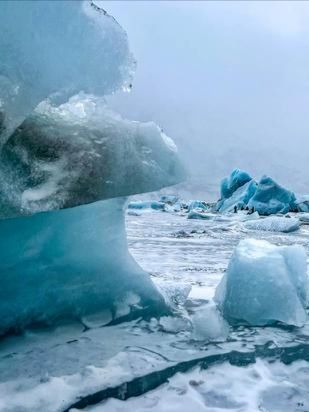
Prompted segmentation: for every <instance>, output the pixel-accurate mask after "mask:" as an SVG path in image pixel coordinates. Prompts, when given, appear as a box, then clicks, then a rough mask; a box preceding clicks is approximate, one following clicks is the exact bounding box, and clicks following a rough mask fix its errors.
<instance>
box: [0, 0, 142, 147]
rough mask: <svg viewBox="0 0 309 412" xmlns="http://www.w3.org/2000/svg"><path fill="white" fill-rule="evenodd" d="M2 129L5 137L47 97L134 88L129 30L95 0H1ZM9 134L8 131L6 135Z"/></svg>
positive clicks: (57, 99) (58, 98)
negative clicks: (123, 27) (97, 4)
mask: <svg viewBox="0 0 309 412" xmlns="http://www.w3.org/2000/svg"><path fill="white" fill-rule="evenodd" d="M0 28H1V36H0V55H1V59H0V132H1V131H2V134H5V135H6V137H7V136H8V135H9V134H10V133H11V131H12V130H13V129H14V128H15V127H17V126H18V125H19V124H20V123H21V122H22V121H23V120H24V119H25V118H26V117H27V116H28V115H29V114H30V113H31V112H32V111H33V110H34V108H35V107H36V106H37V105H38V104H39V103H40V102H41V101H42V100H44V99H45V98H47V97H50V98H52V100H53V101H54V102H56V104H59V103H63V102H64V101H66V100H67V99H68V98H69V97H70V96H72V95H74V94H76V93H78V92H80V91H84V92H85V93H94V94H97V95H107V94H109V93H112V92H114V91H116V90H118V89H120V88H121V87H123V88H130V86H131V82H132V76H133V73H134V71H135V60H134V58H133V56H132V54H131V52H130V50H129V45H128V39H127V35H126V32H125V31H124V30H123V29H122V27H121V26H120V25H119V24H118V23H117V21H116V20H115V19H114V18H113V17H112V16H109V15H108V14H107V13H106V12H105V11H104V10H103V9H101V8H99V7H98V6H96V5H95V4H94V2H92V1H72V0H66V1H53V0H47V1H36V0H32V1H19V2H17V1H1V2H0ZM2 139H4V137H2Z"/></svg>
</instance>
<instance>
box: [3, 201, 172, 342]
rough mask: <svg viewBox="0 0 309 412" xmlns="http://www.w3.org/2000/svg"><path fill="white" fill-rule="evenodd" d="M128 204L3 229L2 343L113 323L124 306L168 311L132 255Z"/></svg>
mask: <svg viewBox="0 0 309 412" xmlns="http://www.w3.org/2000/svg"><path fill="white" fill-rule="evenodd" d="M124 204H125V199H121V198H118V199H110V200H105V201H101V202H96V203H92V204H89V205H83V206H79V207H75V208H71V209H65V210H60V211H53V212H47V213H37V214H35V215H33V216H29V217H21V218H16V219H5V220H1V221H0V262H1V265H0V267H1V276H0V335H1V334H3V333H5V332H7V331H9V330H16V329H17V330H19V329H21V328H23V327H24V326H27V325H29V324H32V323H37V322H40V323H50V322H54V321H58V320H60V319H63V318H64V319H68V318H81V317H82V316H85V315H87V314H89V313H95V312H101V311H102V310H104V309H108V310H110V313H111V318H112V319H113V318H115V316H116V315H117V307H118V306H123V305H126V306H128V308H129V309H130V310H132V311H134V310H135V311H136V310H140V309H143V310H147V308H149V309H150V308H151V311H152V313H155V311H156V310H162V308H164V302H163V298H162V297H161V295H160V293H159V292H158V290H157V289H156V287H155V286H154V285H153V284H152V282H151V280H150V278H149V276H148V275H147V274H146V273H145V272H144V271H143V270H142V269H141V268H140V267H139V266H138V265H137V263H136V262H135V261H134V259H133V258H132V256H131V255H130V254H129V252H128V247H127V241H126V234H125V223H124V213H123V208H124ZM132 295H134V299H132ZM127 302H128V304H127ZM132 302H133V303H132Z"/></svg>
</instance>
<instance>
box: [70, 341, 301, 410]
mask: <svg viewBox="0 0 309 412" xmlns="http://www.w3.org/2000/svg"><path fill="white" fill-rule="evenodd" d="M257 358H268V359H269V360H275V359H276V360H280V361H281V362H283V363H284V364H290V363H292V362H294V361H296V360H306V361H309V344H305V343H303V344H299V345H297V346H293V347H288V348H282V347H274V346H273V344H272V342H269V343H268V344H265V345H259V346H256V347H255V350H254V351H251V352H239V351H231V352H228V353H223V354H216V355H208V356H205V357H203V358H198V359H192V360H190V361H184V362H180V363H177V364H176V365H173V366H170V367H168V368H165V369H163V370H160V371H156V372H151V373H149V374H147V375H145V376H140V377H137V378H135V379H132V380H131V381H129V382H124V383H122V384H120V385H118V386H116V387H112V388H106V389H102V390H100V391H97V392H95V393H93V394H90V395H87V396H84V397H81V398H80V399H79V400H78V401H77V402H75V403H74V404H72V405H70V406H69V407H68V408H66V409H64V410H63V412H69V411H70V410H71V409H72V408H75V409H84V408H86V407H88V406H90V405H96V404H98V403H100V402H102V401H104V400H106V399H108V398H116V399H120V400H126V399H129V398H131V397H136V396H141V395H143V394H145V393H147V392H149V391H151V390H153V389H156V388H157V387H158V386H160V385H162V384H163V383H166V382H167V381H168V379H170V378H171V377H172V376H174V375H175V374H176V373H178V372H182V373H184V372H188V371H189V370H190V369H192V368H194V367H200V368H201V369H207V368H208V367H210V366H212V365H214V364H218V363H223V362H226V361H228V362H230V363H231V364H232V365H235V366H247V365H249V364H252V363H255V362H256V360H257Z"/></svg>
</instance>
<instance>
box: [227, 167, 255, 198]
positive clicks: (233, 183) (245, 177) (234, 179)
mask: <svg viewBox="0 0 309 412" xmlns="http://www.w3.org/2000/svg"><path fill="white" fill-rule="evenodd" d="M250 180H252V177H251V176H250V175H249V174H248V173H247V172H244V171H243V170H240V169H234V170H233V171H232V173H231V174H230V176H228V177H225V178H224V179H223V180H222V182H221V186H220V192H221V199H222V200H223V199H228V198H229V197H231V196H232V194H233V193H234V192H235V191H236V190H237V189H238V188H239V187H241V186H243V185H244V184H245V183H247V182H250Z"/></svg>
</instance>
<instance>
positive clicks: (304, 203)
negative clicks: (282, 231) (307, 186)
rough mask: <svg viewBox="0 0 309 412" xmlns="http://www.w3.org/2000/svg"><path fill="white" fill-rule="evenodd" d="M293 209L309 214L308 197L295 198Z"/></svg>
mask: <svg viewBox="0 0 309 412" xmlns="http://www.w3.org/2000/svg"><path fill="white" fill-rule="evenodd" d="M295 209H296V211H297V212H305V213H308V212H309V195H303V196H297V197H296V200H295Z"/></svg>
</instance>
